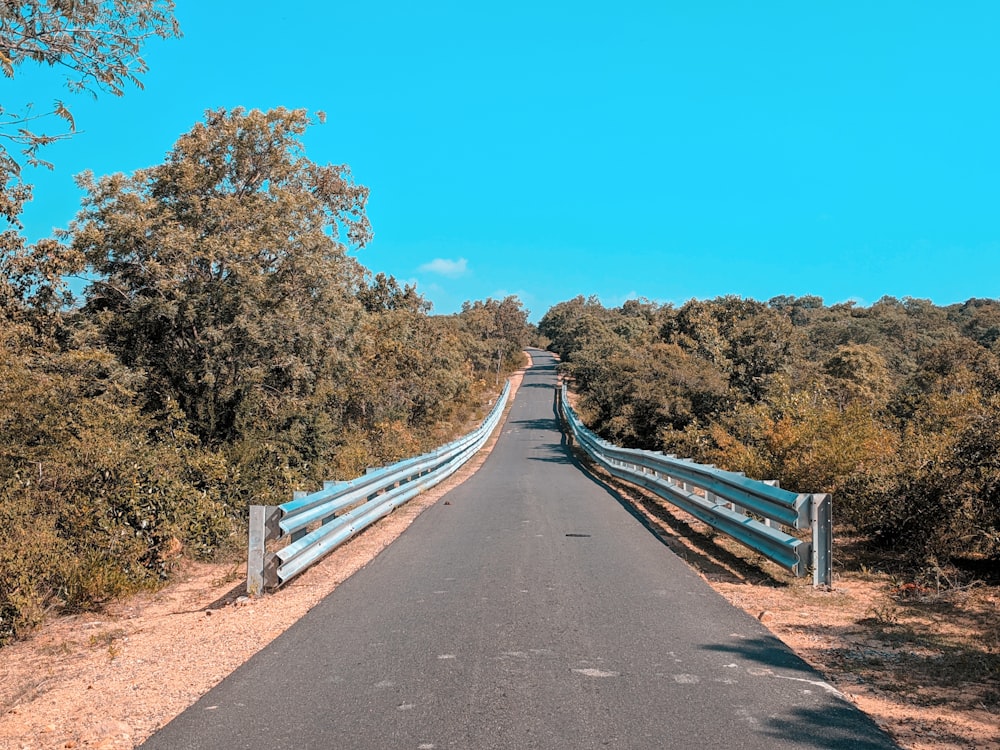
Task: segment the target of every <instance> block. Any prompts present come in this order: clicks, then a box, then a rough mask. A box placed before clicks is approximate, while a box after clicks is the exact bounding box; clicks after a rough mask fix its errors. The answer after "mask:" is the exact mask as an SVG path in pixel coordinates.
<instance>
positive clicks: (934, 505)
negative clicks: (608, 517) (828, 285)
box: [539, 296, 1000, 564]
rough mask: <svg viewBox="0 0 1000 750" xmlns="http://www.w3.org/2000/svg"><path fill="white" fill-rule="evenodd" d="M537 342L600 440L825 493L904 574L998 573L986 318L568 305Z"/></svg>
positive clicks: (789, 307)
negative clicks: (933, 566) (914, 568)
mask: <svg viewBox="0 0 1000 750" xmlns="http://www.w3.org/2000/svg"><path fill="white" fill-rule="evenodd" d="M539 333H540V335H543V336H545V337H547V338H548V339H549V340H550V341H551V346H552V348H553V349H554V350H555V351H557V352H558V353H559V354H560V355H561V356H562V359H563V361H564V365H563V368H564V369H565V370H566V371H567V373H569V374H570V375H571V376H572V378H573V380H574V384H575V387H576V389H577V390H578V393H579V396H580V403H581V407H582V412H583V413H584V415H585V416H586V417H587V419H588V421H589V422H590V423H591V425H592V426H593V427H594V428H595V429H597V430H598V431H599V432H601V433H602V434H603V435H604V436H605V437H607V438H608V439H611V440H614V441H615V442H617V443H619V444H622V445H626V446H632V447H640V448H648V449H653V450H664V451H667V452H670V453H678V454H681V455H686V456H691V457H693V458H695V459H698V460H701V461H705V462H708V463H715V464H718V465H722V466H726V467H727V468H729V469H732V470H738V471H744V472H746V473H747V474H749V475H751V476H756V477H758V478H775V479H779V480H780V482H781V484H782V486H783V487H787V488H789V489H792V490H796V491H803V492H806V491H808V492H833V493H835V495H836V503H837V511H836V514H837V516H838V518H839V519H840V520H841V521H848V522H850V523H852V524H854V525H855V526H856V527H857V528H858V529H859V530H860V531H862V532H863V533H865V534H866V535H867V536H868V538H869V539H871V540H872V542H873V543H875V544H877V545H880V546H882V547H885V548H892V549H894V550H895V551H896V552H897V553H901V554H902V555H903V556H904V557H906V558H907V559H909V560H911V561H912V562H914V563H915V564H921V563H924V562H925V561H926V560H928V559H933V560H945V559H947V558H948V557H950V556H955V555H963V554H980V555H987V556H994V557H995V556H1000V532H998V529H1000V461H998V458H997V456H998V455H1000V453H998V449H1000V445H998V444H997V437H996V435H997V434H998V432H997V429H996V428H998V427H1000V414H998V411H997V409H998V408H1000V358H998V351H1000V349H998V344H997V342H998V341H1000V302H997V301H994V300H969V301H968V302H966V303H964V304H961V305H951V306H948V307H938V306H935V305H933V304H931V303H930V302H927V301H925V300H914V299H909V298H907V299H903V300H897V299H894V298H891V297H886V298H883V299H881V300H879V301H878V302H877V303H875V304H874V305H872V306H871V307H869V308H859V307H857V306H855V305H853V304H842V305H834V306H831V307H827V306H825V305H824V304H823V301H822V300H821V299H820V298H818V297H801V298H796V297H776V298H774V299H772V300H770V301H769V302H768V303H767V304H764V303H761V302H756V301H753V300H745V299H740V298H737V297H731V296H730V297H722V298H719V299H715V300H705V301H698V300H692V301H690V302H688V303H686V304H685V305H683V306H681V307H680V308H677V309H675V308H673V307H672V306H669V305H668V306H657V305H655V304H652V303H648V302H644V301H643V302H637V301H633V302H630V303H626V305H623V306H622V307H621V308H618V309H605V308H604V307H603V306H601V305H600V303H599V302H598V301H597V300H596V299H589V300H585V299H584V298H582V297H577V298H575V299H573V300H569V301H567V302H562V303H559V304H558V305H555V306H554V307H553V308H552V309H551V310H549V311H548V312H547V313H546V314H545V316H543V318H542V320H541V321H540V323H539Z"/></svg>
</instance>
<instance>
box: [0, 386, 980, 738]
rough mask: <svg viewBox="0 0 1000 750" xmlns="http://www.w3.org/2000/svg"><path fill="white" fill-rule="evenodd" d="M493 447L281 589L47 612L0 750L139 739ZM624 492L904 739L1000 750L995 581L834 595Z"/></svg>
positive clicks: (677, 546)
mask: <svg viewBox="0 0 1000 750" xmlns="http://www.w3.org/2000/svg"><path fill="white" fill-rule="evenodd" d="M513 384H514V385H515V387H516V385H519V384H520V377H519V376H516V377H515V378H514V383H513ZM491 447H492V442H491V443H490V444H489V445H488V446H487V447H486V448H485V449H484V450H483V451H482V452H480V454H479V455H478V456H477V457H476V459H474V460H473V461H472V462H470V464H469V465H467V466H466V467H465V468H464V469H463V470H462V471H460V472H459V473H457V474H456V475H455V476H454V477H452V478H451V479H450V480H449V481H448V482H447V483H445V484H442V485H440V486H439V487H437V488H435V489H433V490H432V491H430V492H428V493H425V494H424V495H421V496H419V497H418V498H416V499H414V500H412V501H411V502H410V503H408V504H407V505H405V506H403V507H402V508H400V509H399V510H397V511H396V512H395V513H393V514H392V515H390V516H388V517H387V518H385V519H382V520H381V521H380V522H378V523H377V524H376V525H375V526H373V527H371V528H369V529H368V530H366V531H365V532H363V533H362V534H360V535H359V536H358V537H356V538H355V539H353V540H351V541H350V542H348V543H347V544H345V545H343V546H342V547H340V548H339V549H337V550H336V551H335V552H333V553H332V554H331V555H329V556H328V557H327V558H325V559H324V560H323V561H322V562H320V563H319V564H317V565H315V566H313V567H312V568H311V569H310V570H308V571H307V572H306V573H304V574H302V575H301V576H300V577H298V578H297V579H296V580H295V581H294V582H293V583H292V584H290V585H289V586H287V587H286V588H284V589H282V590H280V591H278V592H276V593H274V594H271V595H268V596H265V597H262V598H257V599H248V598H247V597H246V596H245V583H244V574H245V571H244V569H243V566H242V565H240V566H236V565H233V566H224V565H206V564H189V565H188V566H187V567H186V569H185V570H184V571H183V575H181V576H180V577H179V580H178V581H177V582H176V583H173V584H171V585H170V586H168V587H166V588H165V589H163V590H162V591H159V592H157V593H155V594H149V595H143V596H139V597H135V598H132V599H129V600H128V601H125V602H121V603H119V604H116V605H115V606H113V607H110V608H109V609H108V610H107V611H105V612H103V613H101V614H99V615H98V614H88V615H79V616H75V617H66V618H60V619H56V620H53V621H52V622H50V623H48V624H47V625H45V626H44V627H43V628H41V629H40V630H39V631H38V632H37V633H36V634H35V635H34V636H33V637H32V638H30V639H29V640H26V641H23V642H20V643H16V644H13V645H11V646H8V647H6V648H4V649H2V650H0V747H4V748H11V749H12V750H29V749H30V750H43V749H45V750H47V749H49V748H104V749H106V750H111V749H119V748H133V747H135V746H137V745H138V744H140V743H141V742H142V741H143V740H144V739H145V738H147V737H148V736H149V735H150V734H152V733H153V732H154V731H156V729H157V728H159V727H161V726H163V725H164V724H166V723H167V722H168V721H170V719H172V718H173V717H174V716H176V715H177V714H178V713H180V712H181V711H182V710H184V709H185V708H186V707H187V706H189V705H191V704H192V703H193V702H194V701H195V700H196V699H197V698H198V697H199V696H201V695H202V694H204V693H205V692H207V691H208V690H209V689H210V688H211V687H212V686H213V685H215V684H216V683H218V682H219V681H220V680H221V679H222V678H224V677H225V676H226V675H228V674H229V673H230V672H232V671H233V670H234V669H236V667H238V666H239V665H240V664H242V663H243V662H244V661H246V660H247V659H248V658H249V657H250V656H252V655H253V654H254V653H256V652H257V651H258V650H260V649H261V648H263V647H264V646H266V645H267V644H268V643H269V642H270V641H271V640H272V639H274V638H275V637H276V636H277V635H279V634H280V633H282V632H283V631H284V630H285V629H286V628H288V627H289V626H290V625H291V624H292V623H294V622H295V621H296V620H298V619H299V618H300V617H301V616H302V615H303V614H305V613H306V612H307V611H309V609H310V608H312V607H313V606H314V605H315V604H316V603H318V602H319V601H320V600H321V599H322V598H324V597H325V596H327V595H328V594H329V593H330V592H331V591H333V590H334V589H335V588H336V587H337V585H338V584H339V583H340V582H341V581H343V580H345V579H346V578H347V577H349V576H350V575H352V574H353V573H354V572H355V571H357V570H358V569H360V568H361V567H363V566H364V565H365V564H366V563H367V562H368V561H370V560H371V559H373V558H374V557H375V556H376V555H377V554H378V553H379V552H380V551H381V550H382V549H384V548H385V547H386V546H387V545H388V544H390V543H391V542H392V540H393V539H395V538H396V537H397V536H398V535H399V534H401V533H402V531H403V530H404V529H405V528H406V527H407V526H408V525H409V524H410V523H411V522H412V521H413V519H414V518H416V516H417V515H419V514H420V513H421V512H422V511H423V510H424V509H425V508H427V507H429V506H430V505H432V504H434V503H435V502H436V501H437V500H438V499H439V498H440V497H441V496H442V495H443V494H444V493H445V492H447V491H448V490H449V489H451V488H452V487H454V486H455V485H456V484H458V483H460V482H462V481H464V480H465V479H466V478H468V476H470V475H471V474H472V473H473V472H474V471H475V470H476V469H477V468H478V467H479V465H481V463H482V461H483V460H485V457H486V455H487V454H488V451H489V449H490V448H491ZM605 479H607V478H605ZM607 481H608V482H609V484H614V482H613V481H612V480H610V479H607ZM616 487H618V488H619V490H620V491H621V492H622V494H623V495H625V496H627V497H628V498H630V499H631V500H632V502H633V503H634V504H635V506H636V507H637V508H638V509H639V510H640V512H642V513H644V514H646V515H647V517H648V518H649V519H650V521H651V523H653V524H655V525H656V526H657V527H658V529H659V533H660V534H661V536H662V537H663V538H664V540H665V541H666V542H667V544H669V545H670V546H671V548H672V549H674V550H675V551H676V552H677V553H678V554H680V555H682V556H683V557H684V558H685V559H687V560H688V562H689V563H690V564H691V565H692V566H694V567H695V569H697V570H698V571H699V572H700V573H701V574H702V575H703V576H704V577H705V579H706V580H707V581H708V582H709V583H710V584H711V585H712V586H713V587H715V588H716V589H717V590H718V591H720V593H722V594H723V595H724V596H726V597H727V598H728V599H729V600H730V601H731V602H732V603H733V604H735V605H736V606H740V607H743V608H744V609H746V610H747V611H749V612H751V613H752V614H753V615H754V616H757V617H759V618H760V619H761V621H762V622H764V623H765V624H766V625H767V626H768V627H769V628H770V629H771V630H772V631H773V632H774V633H775V634H776V635H777V636H778V637H779V638H781V639H783V640H784V641H785V642H786V643H788V644H789V645H790V646H791V647H792V648H793V649H795V650H796V651H797V652H798V653H799V654H800V655H801V656H803V657H804V658H805V659H806V660H807V661H809V662H810V663H812V664H813V665H815V666H816V667H817V668H819V669H820V670H821V671H822V672H824V673H825V675H826V676H827V679H828V680H829V681H830V682H832V683H833V684H834V685H835V686H836V687H837V688H838V689H839V690H840V691H842V692H843V693H844V695H845V696H846V697H847V699H848V700H851V701H853V702H855V703H856V704H857V705H859V706H860V707H861V708H862V709H863V710H865V711H867V712H868V713H869V714H871V715H872V716H873V717H875V719H876V720H877V721H878V722H879V723H880V724H882V725H883V726H884V727H886V728H887V729H888V730H889V731H890V732H891V733H892V734H893V735H894V736H895V737H896V738H897V740H898V741H899V742H900V743H901V744H902V745H903V747H905V748H913V749H914V750H944V749H945V748H963V749H964V748H998V749H1000V729H998V727H1000V716H998V706H1000V684H998V679H997V675H998V673H1000V632H998V624H997V619H998V618H997V617H996V614H997V606H998V603H1000V596H998V595H997V592H996V591H995V589H990V588H988V587H976V588H968V587H967V588H965V589H954V588H952V589H949V590H948V592H946V593H944V594H942V593H940V592H937V591H933V592H928V591H926V590H923V589H914V588H907V587H905V586H901V585H899V584H898V583H897V582H893V581H892V580H891V579H890V578H889V577H888V576H885V575H883V574H878V573H871V572H866V573H864V574H859V573H848V572H840V573H839V574H838V575H837V577H836V582H835V585H834V587H833V590H832V591H829V592H825V591H815V590H813V589H812V587H811V586H809V585H808V583H807V582H803V581H795V580H794V579H789V578H787V577H786V576H785V575H784V574H783V573H781V572H780V571H776V570H772V569H770V568H769V567H768V565H769V564H768V563H766V561H763V560H761V559H754V557H753V556H752V555H751V554H749V553H747V552H746V551H745V550H742V549H741V548H739V547H734V546H731V545H730V544H729V543H727V542H725V541H723V540H721V539H719V538H716V537H713V536H712V535H711V534H709V533H707V530H706V529H705V528H703V527H701V526H700V525H699V524H698V522H697V521H695V520H694V519H692V518H690V517H685V516H684V514H682V513H680V512H678V511H672V510H669V509H667V508H665V507H663V506H662V505H660V504H659V503H658V502H656V501H653V500H652V499H651V498H649V497H648V496H645V495H643V494H642V493H640V492H639V491H637V490H635V489H634V488H628V487H621V486H618V485H616Z"/></svg>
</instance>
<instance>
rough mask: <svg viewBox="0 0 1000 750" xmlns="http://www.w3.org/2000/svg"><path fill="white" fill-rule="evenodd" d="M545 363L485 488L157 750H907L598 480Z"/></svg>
mask: <svg viewBox="0 0 1000 750" xmlns="http://www.w3.org/2000/svg"><path fill="white" fill-rule="evenodd" d="M533 357H534V366H533V368H532V369H531V370H529V372H528V373H527V375H526V376H525V379H524V382H523V384H522V385H521V389H520V391H519V392H518V394H517V398H516V400H515V402H514V404H513V406H512V409H511V411H510V414H509V416H508V418H507V421H506V422H505V423H504V424H503V425H502V426H501V428H500V429H501V430H502V435H501V438H500V440H499V441H498V443H497V445H496V447H495V448H494V450H493V452H492V454H491V455H490V456H489V458H488V459H487V461H486V463H485V464H484V465H483V467H482V468H481V469H480V470H479V472H477V473H476V474H475V475H474V476H473V477H472V478H471V479H469V480H468V481H467V482H465V483H464V484H462V485H461V486H460V487H458V488H456V489H455V490H453V491H452V492H450V493H449V494H448V495H446V496H445V497H444V498H443V499H442V500H441V501H439V502H438V503H437V504H435V505H434V506H433V507H431V508H429V509H428V510H426V511H425V512H424V513H423V514H422V515H421V516H420V517H419V518H418V519H417V520H416V522H414V524H413V525H412V526H411V527H410V528H409V529H408V530H407V531H406V532H405V533H404V534H403V535H402V536H401V537H400V538H399V539H398V540H397V541H396V542H394V543H393V544H392V545H391V546H390V547H389V548H387V549H386V550H385V551H384V552H383V553H382V554H381V555H379V556H378V557H377V558H376V559H375V560H374V561H373V562H372V563H371V564H369V565H368V566H367V567H366V568H364V569H363V570H361V571H359V572H358V573H357V574H355V575H354V576H353V577H352V578H350V579H349V580H347V581H345V582H344V583H343V584H342V585H341V586H340V587H339V588H338V589H337V590H336V591H335V592H334V593H333V594H332V595H331V596H330V597H328V598H327V599H326V600H324V601H323V602H322V603H320V604H319V605H318V606H317V607H315V608H314V609H313V610H312V611H311V612H309V613H308V614H307V615H306V616H305V617H304V618H302V620H301V621H299V622H298V623H297V624H296V625H295V626H293V627H292V628H290V629H289V630H288V631H286V632H285V634H284V635H282V636H281V637H279V638H278V639H277V640H275V641H274V643H272V644H271V645H270V646H269V647H268V648H266V649H265V650H264V651H262V652H261V653H259V654H258V655H257V656H255V657H254V658H252V659H251V660H250V661H249V662H247V663H246V664H245V665H244V666H243V667H241V668H240V669H238V670H237V671H236V672H235V673H233V674H232V675H231V676H230V677H229V678H227V679H226V680H225V681H223V682H222V683H221V684H220V685H218V686H217V687H216V688H215V689H213V690H212V691H211V692H209V693H208V694H207V695H205V696H204V697H203V698H202V699H201V700H200V701H198V702H197V703H196V704H195V705H194V706H192V707H191V708H190V709H189V710H188V711H186V712H185V713H184V714H182V715H181V716H179V717H178V718H177V719H175V720H174V721H173V722H172V723H171V724H169V725H168V726H167V727H165V728H164V729H163V730H161V731H160V732H159V733H158V734H156V735H154V736H153V737H151V738H150V739H149V740H148V741H147V742H146V744H145V745H144V747H145V748H147V749H148V750H160V749H163V750H166V749H169V750H178V749H179V748H205V749H211V750H227V749H231V748H248V749H249V748H254V749H257V748H259V749H261V750H265V749H266V750H281V749H284V748H289V749H290V748H338V749H339V748H367V749H370V750H386V749H388V748H406V749H407V750H438V749H444V748H468V749H470V750H477V749H487V748H496V749H497V750H500V749H510V750H515V749H516V750H523V749H529V748H539V749H541V748H573V749H574V750H579V749H581V748H608V747H610V748H656V749H658V750H659V749H661V748H720V749H721V748H740V750H756V749H760V750H764V749H765V748H767V749H774V748H849V749H850V750H877V749H878V750H881V749H884V748H894V747H895V745H894V744H893V743H892V742H891V741H890V740H889V739H888V738H887V736H885V735H884V734H883V733H881V732H880V731H879V730H878V728H877V727H876V726H875V725H874V724H873V723H872V722H871V721H870V720H869V719H868V718H867V717H866V716H864V715H863V714H861V713H860V712H858V711H857V710H856V709H854V708H853V707H852V706H851V705H850V704H848V703H847V702H845V701H843V700H842V699H841V698H839V697H838V696H837V694H836V693H835V691H834V690H833V689H832V688H831V687H830V686H829V685H827V684H826V683H825V682H824V681H823V679H822V678H821V676H820V675H819V674H817V673H815V672H813V671H812V670H811V669H809V667H808V666H807V665H805V664H804V663H803V662H802V661H801V660H799V659H798V658H797V657H796V656H795V655H794V654H792V653H791V652H790V651H788V650H787V649H786V648H785V647H784V646H783V645H782V644H781V643H780V642H779V641H777V640H776V639H775V638H774V637H772V636H771V635H770V633H769V632H768V631H767V630H766V629H765V628H764V627H763V626H762V625H761V624H760V623H759V622H757V621H756V620H755V619H754V618H752V617H750V616H748V615H746V614H745V613H744V612H742V611H739V610H737V609H735V608H733V607H731V606H730V605H729V604H728V603H727V602H725V601H724V600H723V599H722V598H721V597H719V596H718V595H716V594H715V593H714V592H713V591H712V590H711V588H709V587H708V586H707V585H706V584H705V583H704V582H703V581H702V580H701V579H699V578H698V577H697V576H696V575H695V574H694V573H692V572H691V570H690V569H689V568H688V567H687V566H686V564H685V563H683V562H682V561H681V560H679V559H678V558H677V557H675V556H674V555H673V554H672V553H671V551H670V550H669V549H668V548H667V547H666V546H664V545H663V544H662V543H661V542H660V541H659V540H658V539H657V537H656V536H654V535H653V534H651V533H650V532H649V531H648V530H647V529H646V528H645V527H644V526H643V525H642V524H641V523H640V522H639V521H638V520H637V519H636V518H635V517H634V516H633V515H632V514H630V512H629V511H628V510H627V509H626V507H624V506H623V504H622V503H621V502H620V501H619V499H618V497H617V496H616V495H615V493H614V492H613V491H611V490H610V489H609V488H607V487H606V486H604V485H603V484H601V483H600V482H599V481H596V480H595V479H594V478H592V477H591V476H590V475H589V474H587V473H586V472H585V471H584V470H582V468H581V467H580V466H579V465H578V464H577V462H576V460H575V459H574V458H573V455H572V453H571V452H570V451H569V450H568V448H567V446H566V444H565V441H564V438H563V436H562V434H561V433H560V431H559V425H558V422H557V418H556V412H555V409H554V403H555V400H554V393H555V391H554V385H555V362H554V360H553V358H552V357H551V355H548V354H546V353H544V352H538V351H536V352H533ZM290 585H293V586H294V585H295V584H294V583H292V584H290Z"/></svg>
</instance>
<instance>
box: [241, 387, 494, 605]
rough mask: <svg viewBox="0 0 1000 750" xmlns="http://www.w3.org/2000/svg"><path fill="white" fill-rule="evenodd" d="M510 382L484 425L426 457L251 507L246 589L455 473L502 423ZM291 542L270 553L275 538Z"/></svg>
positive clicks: (266, 584)
mask: <svg viewBox="0 0 1000 750" xmlns="http://www.w3.org/2000/svg"><path fill="white" fill-rule="evenodd" d="M509 393H510V382H509V381H508V382H507V384H506V385H505V386H504V389H503V392H502V393H501V394H500V397H499V398H498V399H497V402H496V404H495V405H494V406H493V408H492V409H491V410H490V413H489V414H488V415H487V417H486V419H484V420H483V422H482V424H481V425H480V426H479V427H478V428H477V429H475V430H473V431H472V432H470V433H469V434H468V435H465V436H464V437H461V438H459V439H458V440H455V441H453V442H451V443H448V444H447V445H443V446H441V447H440V448H438V449H437V450H434V451H431V452H430V453H425V454H424V455H422V456H416V457H414V458H408V459H406V460H404V461H400V462H398V463H395V464H391V465H390V466H384V467H381V468H379V469H369V470H368V472H367V473H365V474H364V475H363V476H360V477H358V478H357V479H352V480H350V481H348V482H324V484H323V489H321V490H320V491H318V492H313V493H311V494H306V493H300V492H296V493H295V497H294V498H293V499H292V500H291V501H289V502H287V503H283V504H282V505H251V506H250V533H249V537H250V538H249V550H248V553H247V592H248V593H249V594H250V595H251V596H256V595H258V594H260V593H262V592H263V591H264V590H265V589H270V588H275V587H277V586H280V585H282V584H283V583H285V582H287V581H288V580H289V579H291V578H293V577H294V576H296V575H298V574H299V573H301V572H302V571H303V570H305V569H306V568H307V567H308V566H310V565H312V564H313V563H314V562H316V561H317V560H319V559H320V558H321V557H323V556H324V555H325V554H327V553H328V552H330V551H332V550H333V549H334V548H336V547H337V546H339V545H340V544H342V543H343V542H345V541H347V540H348V539H350V538H351V537H352V536H354V535H355V534H357V533H358V532H359V531H361V530H362V529H364V528H365V527H367V526H370V525H371V524H373V523H374V522H375V521H377V520H378V519H380V518H382V517H383V516H385V515H388V514H389V513H390V512H391V511H392V510H394V509H395V508H397V507H399V506H400V505H402V504H403V503H405V502H406V501H407V500H410V499H412V498H413V497H415V496H416V495H418V494H420V493H421V492H423V491H424V490H426V489H428V488H430V487H433V486H434V485H436V484H438V483H440V482H441V481H443V480H444V479H446V478H448V477H449V476H451V475H452V474H453V473H455V471H457V470H458V469H459V468H460V467H461V466H462V465H463V464H464V463H465V462H466V461H468V460H469V459H470V458H472V456H473V455H475V454H476V452H478V451H479V449H480V448H482V447H483V445H484V444H485V443H486V440H487V439H488V438H489V436H490V435H491V434H492V432H493V430H494V428H495V427H496V426H497V424H498V423H499V421H500V417H501V416H502V414H503V410H504V406H505V405H506V403H507V397H508V395H509ZM275 539H278V540H281V539H287V540H288V541H289V544H287V545H285V546H283V547H281V548H280V549H277V550H275V551H274V552H268V551H267V550H266V548H265V547H266V545H267V543H268V542H270V541H272V540H275Z"/></svg>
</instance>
